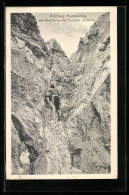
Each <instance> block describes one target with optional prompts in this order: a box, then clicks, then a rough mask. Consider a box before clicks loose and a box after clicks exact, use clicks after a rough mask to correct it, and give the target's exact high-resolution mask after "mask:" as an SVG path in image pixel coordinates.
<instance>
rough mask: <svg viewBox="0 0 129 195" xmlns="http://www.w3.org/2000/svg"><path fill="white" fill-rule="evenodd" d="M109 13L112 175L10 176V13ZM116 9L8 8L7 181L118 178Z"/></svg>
mask: <svg viewBox="0 0 129 195" xmlns="http://www.w3.org/2000/svg"><path fill="white" fill-rule="evenodd" d="M27 12H29V13H30V12H31V13H40V12H49V13H50V12H52V13H54V12H110V32H111V174H77V175H76V174H74V175H11V43H10V41H11V29H10V13H27ZM117 177H118V151H117V7H6V179H10V180H14V179H20V180H23V179H117Z"/></svg>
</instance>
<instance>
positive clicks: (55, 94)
mask: <svg viewBox="0 0 129 195" xmlns="http://www.w3.org/2000/svg"><path fill="white" fill-rule="evenodd" d="M45 102H46V106H47V107H48V108H52V102H53V104H54V106H55V108H56V112H57V114H58V119H59V120H60V119H61V113H60V112H61V111H60V98H59V91H58V89H56V88H55V86H54V84H51V85H50V88H49V90H48V94H47V95H46V96H45Z"/></svg>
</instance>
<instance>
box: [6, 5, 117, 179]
mask: <svg viewBox="0 0 129 195" xmlns="http://www.w3.org/2000/svg"><path fill="white" fill-rule="evenodd" d="M5 22H6V64H5V67H6V178H7V179H12V180H13V179H117V176H118V173H117V168H118V165H117V164H118V162H117V158H118V156H117V8H116V7H6V21H5Z"/></svg>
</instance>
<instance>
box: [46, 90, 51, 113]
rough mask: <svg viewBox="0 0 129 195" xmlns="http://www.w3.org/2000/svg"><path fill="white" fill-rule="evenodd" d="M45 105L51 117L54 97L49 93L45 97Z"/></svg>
mask: <svg viewBox="0 0 129 195" xmlns="http://www.w3.org/2000/svg"><path fill="white" fill-rule="evenodd" d="M45 103H46V107H47V108H48V109H49V115H50V109H52V97H51V95H50V94H48V93H47V94H46V96H45Z"/></svg>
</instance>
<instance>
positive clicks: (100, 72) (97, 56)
mask: <svg viewBox="0 0 129 195" xmlns="http://www.w3.org/2000/svg"><path fill="white" fill-rule="evenodd" d="M109 21H110V20H109V14H108V13H106V14H104V15H102V16H100V18H99V19H98V20H97V21H96V22H95V24H94V25H93V26H92V27H91V29H90V31H89V32H87V33H86V36H85V37H84V38H81V40H80V42H79V46H78V50H77V51H76V52H75V54H73V55H72V57H71V59H70V61H71V65H72V66H73V68H74V67H75V65H76V64H78V67H79V68H78V69H80V72H79V71H78V75H77V76H76V77H75V83H76V84H77V85H78V86H77V88H76V89H75V92H74V94H73V97H72V102H71V104H72V105H73V109H71V112H70V113H69V115H68V117H67V119H68V120H70V121H72V122H73V123H74V124H75V126H76V127H75V129H77V130H78V131H79V133H80V134H81V136H82V144H83V150H82V152H81V160H80V161H81V162H80V168H81V170H82V171H83V172H84V173H109V172H110V163H111V162H110V142H111V137H110V128H111V127H110V122H111V121H110V120H111V119H110V103H111V102H110V22H109ZM81 70H82V71H81Z"/></svg>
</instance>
